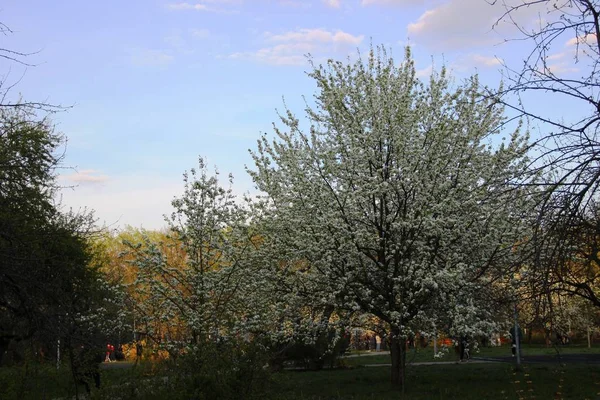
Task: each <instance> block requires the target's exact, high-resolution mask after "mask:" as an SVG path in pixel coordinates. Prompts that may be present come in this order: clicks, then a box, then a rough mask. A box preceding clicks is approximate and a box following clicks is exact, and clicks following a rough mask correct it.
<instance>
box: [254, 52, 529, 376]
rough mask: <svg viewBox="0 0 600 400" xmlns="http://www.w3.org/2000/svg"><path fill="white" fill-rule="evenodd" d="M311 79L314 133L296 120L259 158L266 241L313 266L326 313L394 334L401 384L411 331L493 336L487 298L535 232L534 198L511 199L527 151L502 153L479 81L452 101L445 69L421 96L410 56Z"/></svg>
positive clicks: (497, 115)
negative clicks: (527, 223) (529, 214)
mask: <svg viewBox="0 0 600 400" xmlns="http://www.w3.org/2000/svg"><path fill="white" fill-rule="evenodd" d="M309 76H310V77H311V78H313V79H314V80H315V82H316V84H317V86H318V89H319V91H318V92H317V94H316V96H315V103H316V106H315V107H310V106H307V108H306V118H307V119H308V121H309V122H310V128H309V129H308V130H307V131H305V130H303V129H301V127H300V125H301V124H300V120H299V119H297V118H296V117H295V116H294V115H293V114H292V112H291V111H289V110H287V109H286V111H285V113H284V115H282V116H281V122H282V123H283V125H284V126H285V128H286V129H285V130H283V129H280V128H278V127H275V134H276V138H275V140H273V141H269V140H268V138H267V137H266V136H265V137H263V138H262V139H261V140H260V141H259V142H258V149H257V150H256V151H253V152H252V156H253V158H254V162H255V169H254V170H252V171H250V173H251V175H252V177H253V179H254V181H255V182H256V185H257V187H258V188H259V189H260V190H261V191H262V193H263V195H262V197H261V198H260V199H261V201H262V205H263V215H264V216H271V217H270V223H271V224H273V226H272V228H271V231H270V232H269V236H268V237H265V240H266V241H279V242H281V243H285V245H286V246H288V251H287V255H288V256H289V257H292V258H295V259H296V260H305V261H306V270H307V271H306V274H309V275H310V276H311V280H310V282H311V284H312V285H314V287H315V288H322V290H321V291H320V292H317V293H315V291H313V292H312V293H314V295H316V296H319V298H322V299H323V300H322V301H324V302H331V303H332V304H335V305H336V306H337V307H339V308H340V309H354V310H356V311H360V312H365V313H370V314H372V315H375V316H376V317H378V318H379V319H380V320H382V321H384V322H385V323H386V324H387V326H388V337H389V338H390V341H391V358H392V371H391V372H392V382H393V384H395V385H403V384H404V376H405V354H406V352H405V342H406V340H407V338H408V337H410V336H411V335H412V334H413V333H414V332H416V331H423V330H426V329H428V328H432V327H433V326H434V325H435V322H436V321H437V322H438V326H441V325H443V323H444V322H445V321H447V319H448V318H452V319H453V320H454V321H453V322H454V325H453V326H455V327H457V328H456V329H458V330H462V331H465V330H467V329H469V330H470V332H471V333H474V332H473V331H481V330H484V329H486V330H487V329H489V328H490V325H491V324H492V323H491V318H489V317H490V316H491V312H490V310H489V308H488V306H489V305H490V304H491V303H490V302H489V301H487V300H486V295H485V293H484V292H485V291H486V287H490V286H491V285H493V282H495V279H496V278H497V277H498V276H500V275H501V273H502V271H503V268H504V267H507V266H510V265H511V263H512V262H513V257H514V256H515V254H516V253H515V248H516V247H518V246H517V243H518V242H519V239H521V238H523V237H524V235H525V232H526V228H525V227H524V226H523V223H522V219H523V218H524V216H525V215H524V214H525V213H524V212H523V211H522V210H524V209H525V208H524V207H523V205H524V203H525V202H527V201H528V200H527V196H525V194H524V192H523V191H522V190H519V189H516V188H514V187H513V185H514V184H515V183H516V179H517V178H516V177H518V176H520V175H521V174H522V173H523V171H524V169H525V166H526V159H525V151H526V149H525V145H526V138H525V137H524V136H522V135H521V134H520V133H519V132H518V131H516V132H513V133H512V134H511V135H510V137H509V138H508V140H507V141H506V142H504V141H503V142H502V143H499V142H500V138H499V136H500V132H499V131H498V130H497V127H498V126H499V125H500V123H501V122H502V119H503V118H502V108H501V107H499V106H498V105H497V102H496V100H495V99H487V100H484V99H481V96H480V94H481V88H480V86H479V83H478V81H477V77H472V78H470V79H469V80H467V81H466V82H465V84H463V85H460V86H457V87H455V88H453V87H452V85H451V82H450V80H449V78H448V77H447V75H446V71H445V70H444V69H442V71H441V72H440V73H439V74H433V75H432V76H431V78H430V80H429V81H428V82H427V83H421V82H420V81H419V80H418V79H417V78H416V73H415V68H414V63H413V61H412V59H411V56H410V51H409V50H408V49H407V51H406V56H405V59H404V60H403V62H402V63H401V64H399V65H398V66H397V65H396V64H395V63H394V60H393V59H392V58H391V57H389V56H388V55H387V54H386V52H385V50H384V49H380V48H378V49H377V51H375V49H371V51H370V53H369V55H368V57H367V59H366V60H363V59H359V60H358V61H356V62H355V63H349V64H344V63H341V62H335V61H329V62H328V63H327V65H326V66H315V65H313V70H312V72H310V73H309ZM494 138H498V139H494ZM493 140H496V141H495V142H494V141H493ZM324 288H326V289H324ZM454 317H456V318H454ZM484 322H489V323H488V324H486V323H484Z"/></svg>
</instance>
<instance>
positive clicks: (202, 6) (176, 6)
mask: <svg viewBox="0 0 600 400" xmlns="http://www.w3.org/2000/svg"><path fill="white" fill-rule="evenodd" d="M168 7H169V8H170V9H171V10H196V11H208V6H207V5H206V4H190V3H175V4H169V5H168Z"/></svg>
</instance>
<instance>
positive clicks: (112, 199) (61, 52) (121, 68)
mask: <svg viewBox="0 0 600 400" xmlns="http://www.w3.org/2000/svg"><path fill="white" fill-rule="evenodd" d="M502 11H503V9H502V8H501V7H500V6H495V7H493V6H490V5H489V4H488V3H487V2H486V1H485V0H439V1H436V0H434V1H428V0H311V1H300V0H189V1H187V2H186V1H185V0H181V1H179V0H173V1H170V0H145V1H142V0H120V1H117V0H105V1H102V2H88V1H76V0H60V1H59V0H57V1H46V0H35V1H34V0H6V1H4V2H3V5H2V8H1V9H0V12H1V15H2V19H1V21H2V22H4V23H5V24H7V25H8V26H9V27H10V28H11V29H12V30H13V31H14V33H13V34H12V35H9V36H6V37H3V38H1V40H2V44H1V46H2V47H4V48H9V49H13V50H18V51H23V52H36V51H39V52H38V53H37V54H35V55H32V56H30V57H28V59H27V61H28V62H30V63H32V64H36V66H35V67H29V68H27V69H26V71H25V70H24V68H23V67H20V66H18V65H14V64H12V65H9V64H7V63H6V62H4V63H0V74H3V75H4V76H5V79H6V80H7V81H8V82H11V81H16V80H18V79H19V78H20V77H21V75H23V73H25V75H24V77H23V79H22V80H21V82H19V84H18V86H17V88H16V91H18V92H20V93H21V94H22V95H23V96H24V98H26V99H28V100H31V101H37V100H48V101H49V102H52V103H55V104H62V105H73V108H71V109H69V110H68V111H67V112H64V113H59V114H57V115H55V116H54V117H53V119H54V121H55V122H56V124H57V129H58V130H60V131H61V132H62V133H64V134H65V135H66V136H67V137H68V139H69V141H68V148H67V156H66V160H65V165H68V166H72V167H74V169H73V170H71V169H68V170H64V171H63V172H62V175H61V177H60V180H61V183H63V184H65V185H77V187H75V188H74V189H72V190H70V189H69V190H64V191H63V193H62V197H63V202H64V204H65V205H67V206H69V207H73V208H76V209H78V208H82V207H88V208H91V209H94V210H95V211H96V215H97V217H98V218H99V219H100V223H106V224H108V225H111V226H112V227H119V226H120V227H123V226H124V225H127V224H130V225H133V226H137V227H139V226H143V227H144V228H151V229H155V228H160V227H162V226H164V225H165V224H164V222H163V217H162V215H163V214H166V213H169V212H170V200H171V199H172V198H173V196H176V195H179V194H180V193H181V192H182V179H181V178H182V173H183V172H184V171H185V170H186V169H189V168H192V167H194V166H195V165H196V164H197V158H198V156H204V157H206V158H207V159H208V161H209V164H211V165H216V166H218V168H219V170H220V171H221V172H223V173H228V172H232V173H233V174H234V176H235V182H236V183H235V187H234V189H235V191H236V192H239V193H242V192H245V191H248V190H252V184H251V182H250V180H249V178H248V177H247V176H246V174H245V172H244V165H245V164H249V163H250V162H251V159H250V157H249V155H248V149H249V148H253V147H254V145H255V141H256V139H257V138H258V137H259V136H260V134H261V132H271V131H272V129H271V126H272V125H271V124H272V122H273V121H275V120H276V119H277V115H276V109H281V108H282V104H283V103H282V97H285V99H286V103H287V105H288V106H289V107H290V109H292V110H293V111H296V112H297V113H299V114H301V113H302V109H303V104H304V103H303V100H302V95H306V96H310V95H312V94H313V93H314V90H315V87H314V85H313V83H312V82H311V81H310V79H309V78H308V77H306V75H305V73H304V71H306V70H308V69H309V66H308V63H307V62H306V58H305V57H304V55H305V54H306V53H311V54H312V55H313V56H314V57H315V59H316V60H317V61H319V60H325V59H327V58H337V59H344V58H346V57H347V56H348V55H350V54H355V53H356V49H361V50H362V51H366V50H367V49H368V47H369V43H370V41H372V42H373V43H374V44H384V45H386V46H388V47H391V48H392V49H393V52H394V54H395V55H396V58H398V59H400V58H401V56H402V52H403V46H404V45H405V44H407V43H410V44H411V45H412V46H413V52H414V56H415V59H416V61H417V67H418V69H419V70H420V74H421V75H422V76H427V74H428V71H430V69H431V64H432V60H433V61H434V64H435V65H437V66H439V65H441V64H443V63H445V64H446V65H448V66H449V67H450V68H451V69H452V70H453V71H454V74H455V75H456V76H457V77H458V78H460V77H464V76H466V75H468V74H470V73H474V72H478V73H479V74H480V75H481V78H482V81H483V82H484V83H487V84H489V85H492V86H496V85H497V84H498V82H499V79H500V72H499V70H500V65H499V59H504V60H506V62H507V63H509V64H512V65H518V60H520V59H521V58H522V57H523V55H524V54H525V51H526V47H525V45H524V44H519V43H509V44H502V42H503V38H504V37H510V36H511V35H513V34H514V33H515V32H514V31H513V30H511V28H510V26H501V27H499V29H498V31H492V30H491V25H492V24H493V22H494V21H495V20H496V19H497V17H498V16H500V15H501V14H502ZM538 12H539V10H533V9H531V10H527V11H525V12H524V13H523V14H522V15H521V17H522V19H523V21H524V23H532V22H533V21H535V19H536V18H537V16H538V15H539V14H538ZM567 39H568V38H566V39H565V43H564V46H565V49H566V50H565V49H557V50H556V51H557V53H556V54H557V57H556V68H557V70H558V69H559V68H563V69H565V70H566V71H567V72H570V73H576V71H575V70H573V71H568V68H569V65H570V60H569V59H568V55H569V53H568V50H569V48H568V44H567V43H566V40H567ZM562 50H565V51H562ZM561 52H562V53H565V54H566V55H567V56H565V54H562V53H561ZM560 54H562V55H560ZM14 94H15V93H14V91H13V95H14ZM534 106H535V107H539V108H540V109H542V108H546V109H547V108H548V107H558V106H557V105H556V104H554V103H552V102H551V101H549V100H548V101H546V100H544V98H540V99H539V101H536V102H535V103H534ZM560 107H561V110H566V109H568V105H560Z"/></svg>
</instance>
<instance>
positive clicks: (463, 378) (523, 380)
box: [0, 346, 600, 400]
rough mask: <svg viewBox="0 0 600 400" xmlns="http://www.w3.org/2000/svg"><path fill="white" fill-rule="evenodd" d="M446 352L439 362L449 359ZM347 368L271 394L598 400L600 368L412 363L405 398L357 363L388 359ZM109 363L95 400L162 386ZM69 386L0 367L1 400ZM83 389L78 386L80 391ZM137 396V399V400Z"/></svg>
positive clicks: (67, 391) (419, 354) (282, 385)
mask: <svg viewBox="0 0 600 400" xmlns="http://www.w3.org/2000/svg"><path fill="white" fill-rule="evenodd" d="M564 350H565V354H566V353H567V352H568V353H589V352H592V353H600V348H597V347H596V348H593V349H591V350H588V349H586V348H584V347H576V346H573V347H569V348H565V349H564ZM554 351H555V350H553V349H546V348H544V347H542V346H525V348H524V354H525V355H527V354H529V355H533V354H536V355H538V354H553V353H552V352H554ZM507 354H510V348H509V347H508V346H504V347H501V348H489V349H488V348H486V349H482V351H481V353H480V354H479V355H488V356H503V355H504V356H505V355H507ZM411 357H413V358H414V360H417V361H421V360H422V361H433V353H432V350H431V349H418V351H415V352H414V353H413V354H412V355H410V354H409V359H411ZM454 360H456V355H455V354H454V352H451V353H450V354H449V355H448V356H447V358H446V359H442V361H454ZM344 362H345V364H346V365H347V366H350V367H351V368H346V369H334V370H323V371H284V372H281V373H276V374H274V375H273V382H272V384H271V385H270V388H269V393H268V394H269V397H265V399H267V398H272V399H275V400H283V399H286V400H287V399H289V400H335V399H347V400H368V399H372V400H375V399H382V400H385V399H406V400H421V399H422V400H425V399H427V400H429V399H433V400H435V399H440V400H443V399H461V400H469V399H473V400H475V399H478V400H479V399H488V400H496V399H502V400H508V399H534V398H535V399H577V400H583V399H598V398H600V365H585V364H570V365H566V366H560V365H559V364H558V363H552V364H525V365H524V367H523V368H524V370H523V371H521V372H518V373H515V372H514V371H513V366H512V365H511V364H505V363H494V364H468V363H467V364H439V365H427V366H415V365H413V366H410V367H409V368H408V372H407V382H408V384H407V388H406V392H405V394H404V395H401V393H399V392H398V391H397V390H395V389H394V388H392V387H391V385H390V384H389V375H390V368H389V367H360V366H357V365H360V364H367V363H371V364H375V363H382V364H388V363H389V362H390V360H389V355H387V354H385V355H375V356H366V355H364V356H360V357H353V358H346V359H345V360H344ZM119 366H121V365H120V364H119V365H116V364H115V365H112V364H111V365H110V366H109V367H110V368H108V369H106V370H102V386H103V389H102V390H100V391H99V392H97V396H95V397H94V398H102V399H104V398H115V397H119V398H123V399H127V398H132V396H133V393H134V392H135V388H136V387H139V385H144V386H147V385H148V384H150V383H152V382H155V383H158V384H159V385H160V379H161V378H160V377H161V374H164V371H161V370H155V369H154V367H155V365H154V364H152V363H143V364H142V365H139V366H137V367H136V368H117V367H119ZM73 389H74V387H73V382H72V377H71V376H70V373H69V370H68V367H66V366H65V367H64V368H61V370H60V371H57V370H56V368H55V367H53V366H52V365H45V366H44V365H36V364H33V363H30V364H28V366H27V368H25V367H12V368H5V367H4V368H0V398H1V399H7V400H8V399H15V400H22V399H55V398H65V399H66V398H71V396H72V394H73ZM82 391H83V388H81V387H80V393H81V392H82ZM137 398H140V397H139V396H138V397H137Z"/></svg>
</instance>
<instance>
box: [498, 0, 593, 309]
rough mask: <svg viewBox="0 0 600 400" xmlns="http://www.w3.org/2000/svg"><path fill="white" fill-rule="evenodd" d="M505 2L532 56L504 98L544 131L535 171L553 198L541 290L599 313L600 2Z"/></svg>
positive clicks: (539, 251) (539, 252) (543, 240)
mask: <svg viewBox="0 0 600 400" xmlns="http://www.w3.org/2000/svg"><path fill="white" fill-rule="evenodd" d="M496 2H497V1H494V2H493V3H496ZM501 3H502V4H503V5H504V7H505V9H506V12H505V14H504V15H503V16H502V18H501V19H500V20H499V21H498V23H500V21H501V20H508V21H509V22H510V23H513V24H514V25H515V26H516V27H517V28H518V32H519V33H520V34H521V36H519V37H516V38H515V39H517V40H519V41H521V42H522V41H525V42H526V43H529V45H530V51H529V52H528V53H527V54H526V56H525V58H524V60H523V64H519V65H518V66H511V65H506V66H505V67H506V68H505V72H506V75H505V76H506V83H507V85H506V86H505V87H504V88H503V89H502V91H501V92H500V93H499V94H500V97H499V99H500V101H501V102H502V103H503V104H504V105H505V106H506V107H508V108H509V109H511V110H512V111H515V112H517V113H518V114H519V115H520V116H523V117H526V118H528V119H529V120H530V121H532V122H535V123H538V124H539V125H540V127H541V129H542V132H543V134H542V136H541V137H540V138H539V139H538V140H537V141H536V142H535V145H536V147H535V149H537V154H538V156H537V158H536V159H535V160H534V163H533V166H534V168H535V169H537V170H539V171H542V172H543V173H544V175H545V181H544V182H540V183H541V184H542V185H543V188H544V190H545V196H543V198H542V202H541V204H540V206H539V208H538V209H539V212H540V216H539V219H538V224H537V226H538V230H537V232H536V235H535V236H534V243H533V244H534V246H535V247H536V254H535V258H534V259H533V260H532V261H531V263H532V265H534V266H536V268H537V269H538V270H539V271H538V272H539V273H538V275H539V276H540V277H542V281H541V285H540V286H539V287H540V288H543V289H544V290H545V291H546V294H547V295H549V293H548V292H551V291H560V292H562V293H563V294H570V295H576V296H581V297H583V298H587V299H588V300H589V301H591V302H592V303H593V304H595V305H596V306H598V305H600V302H598V290H597V287H598V284H599V282H598V277H597V276H598V272H597V270H598V265H597V262H596V258H597V254H596V253H597V252H596V251H595V249H596V246H595V245H593V243H594V242H595V239H593V240H591V241H590V240H589V239H590V237H592V236H594V235H597V232H599V231H600V220H599V219H598V218H597V215H598V213H597V204H598V200H599V199H598V193H599V189H600V139H599V137H598V135H599V134H600V132H599V128H600V91H599V89H600V83H599V82H598V78H599V74H600V2H598V1H597V0H558V1H557V0H524V1H518V2H515V1H512V0H502V1H501ZM531 9H535V10H536V11H537V12H538V13H539V21H536V23H535V24H533V25H530V24H521V23H520V22H519V21H520V20H522V18H519V16H520V14H521V13H523V12H527V10H529V11H531ZM536 95H538V96H539V95H543V96H544V97H545V99H546V101H549V102H553V103H554V104H566V105H572V106H573V108H572V110H573V111H571V112H569V113H568V114H565V113H560V112H559V113H557V112H555V111H552V112H548V111H549V110H544V109H534V107H532V102H531V100H532V98H533V99H535V97H532V96H536ZM590 246H591V247H590ZM585 247H588V249H589V251H588V250H584V248H585ZM574 258H576V259H577V260H578V261H577V262H576V263H573V262H572V260H573V259H574ZM584 258H585V261H582V260H583V259H584ZM582 262H583V263H582ZM584 264H585V265H587V267H586V271H585V273H582V271H583V270H582V269H581V268H576V265H578V266H580V267H582V266H583V265H584ZM575 276H576V277H575Z"/></svg>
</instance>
